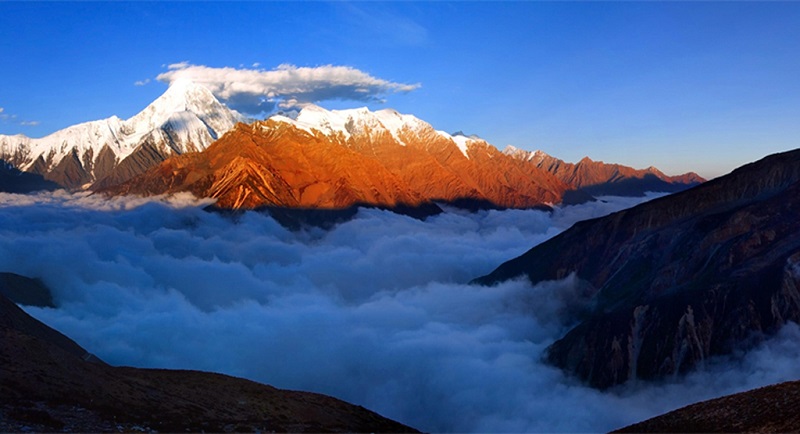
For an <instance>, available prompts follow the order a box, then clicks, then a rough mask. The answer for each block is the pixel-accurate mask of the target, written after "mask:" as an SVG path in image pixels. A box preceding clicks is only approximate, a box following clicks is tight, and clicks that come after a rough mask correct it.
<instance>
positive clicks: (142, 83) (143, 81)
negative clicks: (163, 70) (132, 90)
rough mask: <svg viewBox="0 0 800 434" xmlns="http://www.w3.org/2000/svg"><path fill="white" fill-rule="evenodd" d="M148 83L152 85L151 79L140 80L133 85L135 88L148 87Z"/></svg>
mask: <svg viewBox="0 0 800 434" xmlns="http://www.w3.org/2000/svg"><path fill="white" fill-rule="evenodd" d="M148 83H150V79H149V78H146V79H144V80H138V81H135V82H134V83H133V85H134V86H144V85H146V84H148Z"/></svg>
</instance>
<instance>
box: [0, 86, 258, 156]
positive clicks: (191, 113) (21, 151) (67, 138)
mask: <svg viewBox="0 0 800 434" xmlns="http://www.w3.org/2000/svg"><path fill="white" fill-rule="evenodd" d="M244 120H245V118H244V116H242V115H241V114H239V113H237V112H235V111H233V110H231V109H229V108H227V107H226V106H225V105H223V104H222V103H220V102H219V101H217V99H216V98H215V97H214V95H213V94H212V93H211V92H210V91H209V90H208V89H206V88H205V87H203V86H201V85H198V84H196V83H193V82H191V81H188V80H177V81H175V82H173V83H172V85H171V86H170V87H169V88H168V89H167V91H166V92H164V94H162V95H161V96H159V97H158V98H157V99H156V100H155V101H153V102H152V103H151V104H150V105H148V106H147V107H146V108H145V109H144V110H142V111H141V112H139V113H138V114H136V115H135V116H133V117H131V118H130V119H128V120H124V121H123V120H122V119H120V118H119V117H117V116H112V117H110V118H107V119H103V120H99V121H91V122H85V123H81V124H77V125H73V126H70V127H67V128H65V129H63V130H59V131H56V132H55V133H52V134H50V135H48V136H46V137H43V138H39V139H32V138H28V137H25V136H19V135H18V136H0V157H2V156H15V157H18V156H21V157H18V160H19V161H17V162H16V163H15V164H17V165H18V167H20V168H21V169H23V170H26V169H28V168H30V167H31V166H32V165H33V163H34V162H35V160H36V159H37V158H39V157H40V156H41V157H43V159H44V160H45V161H47V162H49V165H50V167H53V166H55V165H57V164H58V163H59V162H60V161H61V160H62V159H63V158H64V157H65V156H67V155H68V154H70V153H72V152H76V153H77V156H78V158H79V159H80V161H82V162H84V161H87V160H86V159H87V155H88V156H90V158H98V155H100V151H101V150H102V149H103V148H104V147H106V146H108V148H109V149H110V150H111V151H112V152H113V153H114V155H116V158H117V161H121V160H122V159H124V158H125V157H127V156H129V155H130V154H131V153H133V151H134V150H135V149H136V148H137V147H138V146H139V145H140V144H141V142H142V141H143V140H144V139H146V138H151V139H152V142H154V143H156V144H158V145H159V146H163V147H165V149H166V148H167V147H168V148H170V149H171V150H172V152H178V153H182V152H186V151H188V150H201V149H205V148H206V147H207V146H208V145H209V144H210V143H211V142H212V141H213V140H215V139H217V138H218V137H219V136H221V135H222V134H224V133H225V132H227V131H228V130H229V129H231V128H232V127H233V126H234V125H235V124H236V122H240V121H244ZM19 158H21V159H19Z"/></svg>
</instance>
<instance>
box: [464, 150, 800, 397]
mask: <svg viewBox="0 0 800 434" xmlns="http://www.w3.org/2000/svg"><path fill="white" fill-rule="evenodd" d="M573 273H574V274H575V275H577V277H578V278H579V279H580V281H581V282H583V284H584V288H583V294H584V295H583V297H584V303H585V304H586V305H588V306H589V308H588V309H587V311H586V312H583V313H582V314H581V315H579V317H578V318H576V319H577V320H578V325H577V326H576V327H575V328H573V329H572V330H570V331H569V332H568V333H567V334H566V335H565V336H563V337H562V338H561V339H559V340H558V341H556V342H555V343H554V344H552V346H551V347H550V348H549V349H548V351H547V360H548V361H549V362H550V363H552V364H554V365H556V366H558V367H560V368H562V369H564V370H565V371H567V372H569V373H570V374H572V375H575V376H576V377H578V378H580V379H581V380H583V381H585V382H587V383H588V384H590V385H592V386H594V387H598V388H606V387H610V386H613V385H616V384H620V383H624V382H626V381H629V380H631V379H635V378H639V379H657V378H662V377H665V376H670V375H675V374H679V373H684V372H687V371H689V370H691V369H692V368H693V367H695V366H697V365H698V364H699V363H702V361H703V360H705V359H707V358H709V357H711V356H714V355H720V354H730V353H731V352H733V351H734V350H736V349H739V348H743V347H747V346H748V345H752V344H753V343H755V342H758V341H759V340H760V339H763V338H764V337H765V336H768V335H770V334H772V333H774V332H775V331H777V330H778V329H779V328H780V327H781V326H782V325H783V324H785V323H786V322H788V321H800V150H795V151H791V152H785V153H782V154H776V155H771V156H769V157H766V158H764V159H763V160H760V161H758V162H755V163H752V164H749V165H746V166H743V167H741V168H739V169H737V170H735V171H733V172H732V173H731V174H729V175H727V176H724V177H721V178H718V179H715V180H713V181H709V182H707V183H705V184H703V185H701V186H698V187H695V188H693V189H690V190H687V191H684V192H682V193H677V194H674V195H671V196H667V197H664V198H661V199H658V200H654V201H651V202H648V203H645V204H642V205H639V206H637V207H634V208H631V209H628V210H624V211H620V212H618V213H615V214H612V215H609V216H607V217H603V218H599V219H594V220H588V221H584V222H579V223H577V224H576V225H574V226H573V227H572V228H570V229H569V230H567V231H565V232H563V233H562V234H560V235H558V236H556V237H554V238H552V239H550V240H549V241H547V242H545V243H542V244H540V245H538V246H536V247H534V248H533V249H531V250H529V251H528V252H526V253H525V254H524V255H522V256H520V257H518V258H516V259H513V260H511V261H508V262H506V263H505V264H502V265H501V266H500V267H498V268H497V269H496V270H495V271H493V272H492V273H491V274H489V275H488V276H485V277H482V278H480V279H477V282H478V283H482V284H492V283H494V282H499V281H502V280H506V279H511V278H514V277H517V276H527V277H528V279H530V281H531V282H533V283H537V282H541V281H543V280H554V279H562V278H564V277H566V276H568V275H570V274H573Z"/></svg>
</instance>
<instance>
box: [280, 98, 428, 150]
mask: <svg viewBox="0 0 800 434" xmlns="http://www.w3.org/2000/svg"><path fill="white" fill-rule="evenodd" d="M272 119H274V120H276V121H280V122H288V123H291V124H293V125H294V126H296V127H298V128H301V129H303V130H306V131H309V132H311V131H312V130H317V131H319V132H321V133H323V134H326V135H331V134H337V133H340V134H342V135H343V136H344V137H345V139H348V138H350V137H352V136H358V135H361V134H364V133H368V132H388V133H390V134H391V135H392V136H393V137H394V139H395V140H396V141H397V142H398V143H400V144H401V145H406V143H405V142H404V141H403V139H402V134H401V132H402V131H404V130H406V129H408V130H410V131H412V132H416V133H419V132H421V131H423V130H426V129H430V130H432V129H433V127H431V126H430V124H428V123H426V122H424V121H422V120H420V119H418V118H417V117H415V116H413V115H405V114H401V113H399V112H397V111H396V110H393V109H383V110H378V111H375V112H373V111H370V110H369V109H368V108H366V107H360V108H355V109H347V110H326V109H324V108H322V107H320V106H318V105H314V104H309V105H307V106H305V107H303V109H302V110H300V113H298V114H297V116H296V117H295V118H294V119H292V118H290V117H288V116H284V115H276V116H272Z"/></svg>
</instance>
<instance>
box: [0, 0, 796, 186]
mask: <svg viewBox="0 0 800 434" xmlns="http://www.w3.org/2000/svg"><path fill="white" fill-rule="evenodd" d="M797 47H800V3H794V2H776V3H760V2H730V3H728V2H724V3H723V2H697V3H694V2H663V3H662V2H656V3H651V2H612V3H602V2H601V3H597V2H554V3H544V2H503V3H497V2H469V3H461V2H458V3H444V2H426V3H414V2H402V3H371V2H370V3H361V2H358V3H321V2H314V3H307V2H300V3H287V2H247V3H236V2H181V3H163V2H135V3H119V2H107V3H95V2H78V3H71V2H70V3H60V2H47V3H39V2H33V3H8V2H3V3H0V59H2V62H3V64H2V68H0V83H2V85H0V86H2V87H0V108H2V112H0V134H17V133H23V134H26V135H29V136H33V137H40V136H44V135H46V134H49V133H51V132H53V131H56V130H58V129H60V128H63V127H66V126H68V125H71V124H74V123H78V122H84V121H90V120H95V119H102V118H106V117H109V116H111V115H117V116H119V117H121V118H128V117H130V116H132V115H133V114H135V113H136V112H138V111H139V110H141V109H142V108H144V107H145V106H146V105H147V104H148V103H149V102H150V101H152V100H153V99H155V98H156V97H157V96H158V95H159V94H161V93H162V92H163V91H164V90H165V89H166V86H167V85H166V83H163V82H160V81H158V80H156V76H158V75H159V74H162V73H164V72H166V71H167V67H168V65H171V64H175V63H179V62H188V63H190V64H192V65H198V66H205V67H209V68H223V67H230V68H236V69H253V70H264V71H269V70H272V69H274V68H276V67H278V66H279V65H282V64H291V65H296V66H298V67H319V66H324V65H336V66H348V67H351V68H353V69H356V70H358V71H362V72H364V73H365V74H368V75H369V76H371V77H373V78H376V79H381V80H385V81H387V82H390V83H398V84H411V85H413V84H419V85H420V86H419V87H418V88H417V89H416V90H413V91H410V92H407V93H404V92H386V93H385V94H384V95H381V98H380V99H385V100H386V102H385V103H378V102H364V101H353V100H327V101H316V102H317V103H319V104H320V105H322V106H323V107H327V108H349V107H356V106H363V105H368V106H369V107H370V108H373V109H377V108H384V107H392V108H395V109H397V110H399V111H401V112H404V113H413V114H415V115H417V116H418V117H420V118H421V119H424V120H426V121H428V122H430V123H431V124H432V125H433V126H434V127H435V128H437V129H441V130H445V131H450V132H452V131H456V130H463V131H465V132H468V133H474V134H478V135H480V136H482V137H483V138H485V139H487V140H488V141H489V142H491V143H493V144H494V145H496V146H498V147H500V148H503V147H505V145H507V144H512V145H515V146H517V147H520V148H524V149H530V150H533V149H542V150H544V151H546V152H548V153H550V154H552V155H554V156H557V157H560V158H563V159H566V160H569V161H577V160H579V159H580V158H581V157H583V156H585V155H588V156H590V157H591V158H593V159H597V160H604V161H609V162H620V163H624V164H628V165H633V166H636V167H646V166H649V165H655V166H658V167H660V168H662V169H663V170H665V171H666V172H668V173H677V172H683V171H688V170H695V171H698V172H700V173H701V174H703V175H706V176H715V175H719V174H722V173H724V172H727V171H729V170H730V169H732V168H734V167H736V166H738V165H741V164H743V163H746V162H748V161H752V160H754V159H757V158H760V157H761V156H763V155H766V154H768V153H771V152H776V151H779V150H785V149H791V148H796V147H798V146H800V139H798V138H799V137H800V122H798V121H797V119H799V118H800V56H798V48H797ZM254 64H258V66H253V65H254ZM148 80H149V81H148ZM136 82H139V83H140V84H141V83H144V82H146V83H147V84H145V85H140V86H137V85H134V83H136ZM23 123H25V124H24V125H23ZM34 124H35V125H34Z"/></svg>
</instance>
